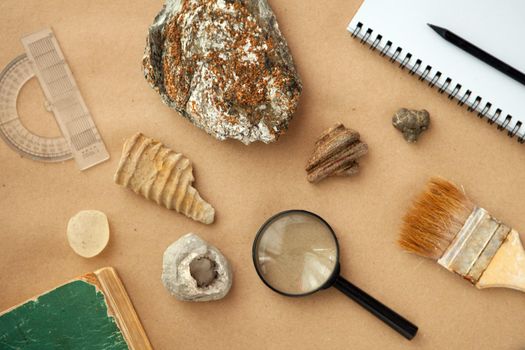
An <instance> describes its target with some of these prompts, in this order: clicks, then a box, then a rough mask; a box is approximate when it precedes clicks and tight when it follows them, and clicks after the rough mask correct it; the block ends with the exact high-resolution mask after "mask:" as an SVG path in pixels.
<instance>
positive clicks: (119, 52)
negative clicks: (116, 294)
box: [0, 0, 525, 349]
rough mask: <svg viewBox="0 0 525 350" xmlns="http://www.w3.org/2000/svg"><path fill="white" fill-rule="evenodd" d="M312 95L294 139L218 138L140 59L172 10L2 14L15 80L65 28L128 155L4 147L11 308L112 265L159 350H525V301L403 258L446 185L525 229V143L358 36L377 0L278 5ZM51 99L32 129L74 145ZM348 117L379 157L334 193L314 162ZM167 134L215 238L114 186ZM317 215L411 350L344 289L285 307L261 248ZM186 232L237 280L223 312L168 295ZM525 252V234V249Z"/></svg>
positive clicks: (2, 234)
mask: <svg viewBox="0 0 525 350" xmlns="http://www.w3.org/2000/svg"><path fill="white" fill-rule="evenodd" d="M270 3H271V5H272V7H273V9H274V11H275V12H276V14H277V18H278V20H279V23H280V26H281V30H282V31H283V33H284V35H285V36H286V38H287V40H288V43H289V45H290V48H291V50H292V53H293V56H294V59H295V62H296V65H297V68H298V70H299V73H300V74H301V77H302V80H303V83H304V91H303V95H302V99H301V103H300V107H299V110H298V112H297V114H296V116H295V119H294V121H293V122H292V123H291V127H290V130H289V132H288V134H287V135H285V136H283V137H282V138H281V139H280V140H279V141H278V142H277V143H275V144H271V145H264V144H253V145H251V146H248V147H247V146H244V145H243V144H241V143H239V142H236V141H226V142H219V141H216V140H215V139H213V138H212V137H210V136H208V135H206V134H205V133H204V132H202V131H201V130H199V129H197V128H195V127H193V126H192V125H191V124H190V123H189V122H187V121H186V120H185V119H183V118H181V117H180V116H179V115H178V114H177V113H176V112H174V111H172V110H170V109H169V108H168V107H166V106H165V105H163V104H162V102H161V100H160V98H159V96H158V95H157V94H156V93H155V92H154V91H153V90H151V89H150V88H149V87H148V85H147V83H146V82H145V80H144V78H143V76H142V71H141V64H140V63H141V58H142V53H143V49H144V44H145V38H146V32H147V27H148V25H149V24H150V23H151V22H152V21H153V18H154V16H155V15H156V13H157V12H158V10H159V9H160V8H161V6H162V2H161V1H147V2H143V1H65V0H63V1H56V0H53V1H51V0H49V1H45V2H44V1H29V0H27V1H13V0H4V1H2V2H0V32H1V33H2V50H0V66H5V65H6V64H7V63H8V62H10V61H11V59H13V58H14V57H16V56H17V55H18V54H20V53H22V52H23V48H22V45H21V43H20V41H19V39H20V37H21V36H23V35H24V34H27V33H31V32H34V31H37V30H39V29H41V28H43V27H47V26H52V27H53V29H54V31H55V34H56V36H57V38H58V40H59V42H60V44H61V47H62V50H63V52H64V54H65V56H66V58H67V59H68V62H69V64H70V66H71V69H72V71H73V73H74V75H75V78H76V80H77V83H78V85H79V87H80V89H81V91H82V94H83V96H84V99H85V101H86V104H87V105H88V107H89V108H90V110H91V113H92V115H93V118H94V120H95V122H96V124H97V125H98V127H99V130H100V133H101V134H102V137H103V139H104V141H105V143H106V145H107V147H108V150H109V152H110V154H111V159H110V160H109V161H107V162H105V163H103V164H101V165H98V166H96V167H94V168H92V169H89V170H87V171H85V172H79V171H78V170H77V168H76V165H75V163H74V161H72V160H71V161H67V162H65V163H60V164H44V163H38V162H35V161H32V160H29V159H24V158H21V157H20V156H19V155H18V154H17V153H15V152H13V150H11V149H10V148H9V147H8V146H7V145H6V144H5V143H4V142H0V164H1V167H0V209H1V210H0V223H1V226H0V242H1V243H0V287H1V290H2V294H1V295H2V297H1V298H0V309H5V308H7V307H10V306H12V305H14V304H17V303H20V302H22V301H24V300H25V299H26V298H29V297H32V296H34V295H36V294H39V293H42V292H43V291H45V290H47V289H49V288H52V287H53V286H55V285H57V284H60V283H63V282H64V281H67V280H69V279H71V278H73V277H75V276H78V275H81V274H83V273H85V272H89V271H93V270H95V269H97V268H99V267H102V266H106V265H108V266H114V267H115V268H116V269H117V270H118V272H119V275H120V276H121V278H122V280H123V282H124V284H125V286H126V289H127V291H128V293H129V295H130V297H131V299H132V301H133V303H134V305H135V308H136V310H137V313H138V314H139V316H140V318H141V320H142V322H143V325H144V327H145V329H146V332H147V333H148V335H149V337H150V340H151V342H152V344H153V346H154V347H155V348H156V349H174V348H177V349H189V348H192V349H206V348H211V349H296V348H301V349H319V348H324V347H326V348H329V349H348V348H353V349H381V348H384V349H517V348H519V347H523V346H525V332H524V331H523V330H524V326H523V325H524V324H525V312H524V311H525V309H524V307H525V303H524V300H525V299H524V295H523V294H521V293H519V292H515V291H511V290H503V289H501V290H497V289H493V290H484V291H479V290H477V289H475V288H474V287H472V286H471V285H470V284H469V283H468V282H466V281H463V280H462V279H461V278H459V277H457V276H454V275H453V274H452V273H449V272H447V271H446V270H444V269H442V268H440V267H439V266H438V265H437V264H436V263H434V262H432V261H429V260H425V259H422V258H419V257H416V256H412V255H409V254H406V253H404V252H402V251H401V250H400V249H399V248H398V247H397V246H396V245H395V240H396V238H397V235H398V230H399V226H400V219H401V217H402V215H403V213H404V212H405V210H406V208H407V206H408V205H409V203H410V200H411V198H412V196H413V195H414V194H416V193H417V192H419V191H420V190H421V188H422V186H423V185H424V183H425V182H426V180H427V178H428V177H429V176H432V175H441V176H444V177H446V178H449V179H450V180H453V181H455V182H457V183H459V184H462V185H463V186H464V187H465V189H466V190H467V192H468V193H469V194H470V196H471V197H472V198H473V199H474V201H476V202H477V203H478V204H480V205H481V206H483V207H485V208H486V209H488V210H489V211H491V212H492V213H493V214H494V215H495V216H497V217H499V218H500V219H501V220H503V221H505V222H506V223H508V224H509V225H511V226H513V227H514V228H515V229H517V230H518V231H521V232H525V221H524V219H523V215H522V214H523V207H524V206H525V186H523V181H524V180H523V173H524V172H525V146H524V145H519V144H518V143H517V142H516V141H515V140H510V139H508V138H506V137H504V136H503V135H501V133H499V132H498V131H496V130H495V129H493V127H491V126H489V125H488V124H487V123H486V122H485V121H480V120H478V119H477V118H476V117H475V115H472V114H471V113H468V112H467V111H466V110H465V109H461V108H459V107H457V106H456V105H455V104H452V103H450V102H449V100H447V99H446V97H445V96H440V95H439V94H437V93H436V92H435V91H433V90H432V89H430V88H428V87H427V86H425V85H424V84H422V83H420V82H418V81H417V79H415V78H413V77H411V76H409V75H408V74H407V73H406V72H402V71H400V70H399V69H397V68H396V67H393V66H392V65H391V64H390V63H389V62H388V61H387V60H385V59H383V58H380V57H379V55H377V53H374V52H371V51H370V50H367V49H365V48H363V47H361V45H360V44H359V43H357V42H356V41H354V40H353V39H351V38H350V35H349V34H348V33H347V32H346V30H345V27H346V25H347V24H348V21H349V20H350V18H351V17H352V15H353V13H354V12H355V11H356V10H357V8H358V6H359V4H360V1H359V0H351V1H343V0H331V1H323V2H321V1H314V0H286V1H285V0H270ZM37 90H38V85H37V83H36V81H32V82H30V83H29V84H28V85H27V86H26V87H24V89H23V91H22V95H21V96H20V113H21V118H22V120H23V121H24V123H26V124H27V125H28V127H29V128H31V129H32V130H35V131H38V132H40V133H41V134H44V135H47V136H53V135H58V128H56V126H55V125H53V122H52V120H53V118H52V116H51V115H49V114H48V113H47V112H45V111H44V110H43V107H42V101H41V100H37V101H35V100H34V99H31V94H32V93H33V92H34V93H36V91H37ZM400 107H409V108H426V109H427V110H428V111H429V112H430V114H431V117H432V126H431V129H430V130H429V131H428V132H427V133H426V134H424V135H423V136H422V137H421V139H420V142H419V143H418V144H417V145H412V144H407V143H406V142H405V141H404V140H403V138H402V136H401V134H400V133H399V132H398V131H396V130H395V129H394V128H393V127H392V125H391V116H392V114H393V113H394V112H395V111H396V110H397V109H398V108H400ZM336 121H342V122H344V123H345V125H346V126H348V127H352V128H355V129H356V130H358V131H359V132H361V134H362V139H363V140H364V141H365V142H367V143H368V145H369V146H370V153H369V155H368V156H366V157H365V158H364V159H363V160H362V161H361V165H362V171H361V173H360V174H359V175H358V176H356V177H353V178H334V179H329V180H325V181H324V182H322V183H320V184H318V185H312V184H309V183H308V182H307V181H306V179H305V171H304V169H303V168H304V164H305V162H306V160H307V158H308V157H309V156H310V153H311V150H312V146H313V142H314V140H315V139H316V137H317V136H318V135H319V134H320V133H321V132H322V131H323V130H324V129H325V128H327V127H329V126H331V125H332V124H333V123H335V122H336ZM136 131H142V132H143V133H145V134H146V135H149V136H152V137H155V138H158V139H159V140H162V141H163V142H164V143H165V144H167V145H169V146H171V147H172V148H174V149H176V150H177V151H180V152H182V153H184V154H185V155H186V156H188V157H189V158H190V159H192V160H193V162H194V168H195V176H196V183H195V186H196V187H197V188H198V189H199V191H200V192H201V194H202V195H203V197H204V198H206V199H207V200H208V201H210V202H211V203H212V204H213V205H214V206H215V208H216V210H217V218H216V222H215V223H214V224H213V225H211V226H205V225H202V224H199V223H196V222H193V221H191V220H190V219H187V218H185V217H184V216H181V215H179V214H177V213H175V212H172V211H168V210H166V209H163V208H162V207H158V206H156V205H155V204H154V203H152V202H148V201H146V200H145V199H143V198H141V197H139V196H137V195H135V194H134V193H132V192H131V191H129V190H127V189H124V188H121V187H119V186H117V185H115V184H114V183H113V179H112V178H113V173H114V171H115V169H116V167H117V162H118V159H119V157H120V151H121V146H122V143H123V140H124V138H126V137H128V136H130V135H132V134H133V133H135V132H136ZM290 208H303V209H307V210H311V211H314V212H316V213H318V214H320V215H321V216H323V217H324V218H325V219H326V220H327V221H328V222H329V223H330V224H331V225H332V226H333V228H334V229H335V230H336V232H337V234H338V237H339V241H340V246H341V254H342V256H341V266H342V273H343V275H344V276H345V277H346V278H348V279H349V280H351V281H353V282H354V283H355V284H356V285H358V286H360V287H361V288H362V289H364V290H366V291H368V292H369V293H370V294H372V295H373V296H375V297H376V298H378V299H379V300H381V301H382V302H384V303H385V304H387V305H389V306H390V307H392V308H393V309H394V310H396V311H398V312H399V313H401V314H402V315H404V316H405V317H407V318H408V319H409V320H411V321H413V322H414V323H416V324H417V325H418V326H419V328H420V331H419V334H418V335H417V336H416V338H415V339H414V340H413V341H412V342H408V341H406V340H404V339H403V338H402V337H400V336H399V335H398V334H397V333H395V332H394V331H392V330H391V329H390V328H388V327H386V326H384V325H383V324H382V323H381V322H380V321H378V320H377V319H375V318H374V317H373V316H371V315H370V314H369V313H367V312H366V311H365V310H363V309H362V308H361V307H359V306H358V305H357V304H355V303H353V302H352V301H351V300H349V299H347V298H346V297H345V296H344V295H342V294H341V293H339V292H338V291H337V290H335V289H330V290H326V291H323V292H320V293H318V294H316V295H312V296H310V297H307V298H286V297H283V296H280V295H277V294H275V293H274V292H272V291H271V290H270V289H268V288H267V287H266V286H264V284H263V283H262V282H261V281H260V280H259V279H258V277H257V274H256V273H255V270H254V268H253V266H252V261H251V245H252V240H253V238H254V236H255V233H256V231H257V229H258V227H259V226H260V225H261V224H262V223H263V222H264V221H265V220H266V218H268V217H269V216H270V215H272V214H274V213H276V212H278V211H281V210H285V209H290ZM83 209H97V210H102V211H104V212H105V213H106V214H107V216H108V218H109V222H110V228H111V238H110V242H109V245H108V247H107V248H106V250H105V251H104V252H103V253H102V254H101V255H100V256H98V257H96V258H93V259H84V258H81V257H79V256H77V255H76V254H75V253H74V252H73V250H71V249H70V248H69V246H68V243H67V239H66V226H67V221H68V220H69V218H70V217H71V216H72V215H74V214H75V213H76V212H78V211H79V210H83ZM187 232H194V233H197V234H199V235H200V236H201V237H202V238H204V239H206V240H208V241H209V242H210V243H212V244H214V245H216V246H217V247H218V248H219V249H221V250H222V252H223V253H224V254H225V255H226V256H227V257H228V258H229V260H230V262H231V263H232V266H233V271H234V278H235V280H234V284H233V287H232V290H231V292H230V294H229V295H228V296H227V297H226V298H225V299H223V300H221V301H218V302H210V303H200V304H198V303H195V304H194V303H184V302H179V301H177V300H175V299H174V298H173V297H171V296H170V295H169V294H168V292H167V291H166V290H165V289H164V287H163V286H162V284H161V281H160V274H161V268H162V253H163V252H164V249H165V248H166V247H167V246H168V245H169V244H170V243H172V242H173V241H175V240H176V239H177V238H179V237H180V236H182V235H183V234H185V233H187ZM523 238H525V237H523V236H522V239H523Z"/></svg>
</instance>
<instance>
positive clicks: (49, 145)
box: [0, 29, 109, 170]
mask: <svg viewBox="0 0 525 350" xmlns="http://www.w3.org/2000/svg"><path fill="white" fill-rule="evenodd" d="M22 45H23V46H24V49H25V52H26V54H25V55H21V56H18V57H17V58H15V59H14V60H13V61H12V62H11V63H9V64H8V65H7V67H6V68H5V69H4V70H3V71H2V72H1V73H0V136H1V137H2V138H3V139H4V140H5V141H6V142H7V143H8V144H9V145H10V146H11V147H12V148H13V149H14V150H16V151H17V152H18V153H20V154H21V155H22V156H25V157H28V158H31V159H35V160H40V161H46V162H57V161H63V160H66V159H69V158H74V159H75V161H76V163H77V166H78V167H79V168H80V170H85V169H88V168H90V167H92V166H94V165H96V164H99V163H101V162H103V161H105V160H107V159H109V153H108V151H107V149H106V146H105V145H104V142H103V141H102V138H101V136H100V133H99V132H98V130H97V127H96V126H95V122H94V121H93V118H92V117H91V113H90V112H89V110H88V108H87V106H86V103H85V102H84V99H83V98H82V95H81V94H80V90H79V89H78V86H77V83H76V81H75V78H74V77H73V73H72V72H71V69H70V68H69V65H68V64H67V62H66V59H65V57H64V54H63V53H62V50H60V46H59V45H58V41H57V40H56V38H55V35H54V33H53V31H52V30H51V29H44V30H41V31H39V32H36V33H33V34H29V35H26V36H24V37H23V38H22ZM33 76H36V78H37V79H38V82H39V84H40V88H41V89H42V92H43V93H44V96H45V98H46V109H47V110H48V111H50V112H53V116H54V117H55V121H56V122H57V125H58V127H59V128H60V132H61V133H62V137H54V138H52V137H43V136H39V135H36V134H34V133H33V132H31V131H29V130H28V129H27V128H26V127H25V126H24V124H23V123H22V122H21V121H20V118H19V115H18V111H17V98H18V95H19V93H20V90H21V89H22V86H24V84H25V83H26V82H27V81H28V80H29V79H31V78H32V77H33Z"/></svg>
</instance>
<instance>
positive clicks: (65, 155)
mask: <svg viewBox="0 0 525 350" xmlns="http://www.w3.org/2000/svg"><path fill="white" fill-rule="evenodd" d="M34 76H35V73H34V71H33V68H32V66H31V62H30V61H29V58H28V57H27V55H25V54H23V55H20V56H18V57H17V58H15V59H14V60H13V61H11V62H10V63H9V64H8V65H7V67H5V68H4V70H3V71H2V72H1V73H0V136H1V137H2V138H3V139H4V140H5V141H6V143H7V144H8V145H9V146H11V147H12V148H13V149H14V150H15V151H17V152H18V153H20V154H21V155H22V156H24V157H28V158H31V159H34V160H39V161H43V162H59V161H64V160H67V159H70V158H72V157H73V155H72V154H71V150H70V148H69V145H68V143H67V141H66V139H65V138H64V137H53V138H51V137H43V136H39V135H36V134H35V133H33V132H31V131H30V130H28V129H27V128H26V127H25V126H24V124H23V123H22V122H21V120H20V117H19V115H18V111H17V107H16V102H17V99H18V94H19V93H20V90H21V89H22V87H23V86H24V84H25V83H27V82H28V81H29V79H31V78H33V77H34Z"/></svg>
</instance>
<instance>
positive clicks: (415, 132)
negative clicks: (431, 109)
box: [392, 108, 430, 143]
mask: <svg viewBox="0 0 525 350" xmlns="http://www.w3.org/2000/svg"><path fill="white" fill-rule="evenodd" d="M392 125H394V127H395V128H396V129H397V130H399V131H401V132H402V133H403V137H404V138H405V140H406V141H407V142H410V143H414V142H416V141H417V140H418V138H419V135H421V133H422V132H423V131H425V130H427V129H428V127H429V126H430V114H428V112H427V111H426V110H424V109H422V110H420V111H418V110H415V109H406V108H401V109H400V110H399V111H397V112H396V114H394V116H393V117H392Z"/></svg>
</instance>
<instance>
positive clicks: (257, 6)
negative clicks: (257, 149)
mask: <svg viewBox="0 0 525 350" xmlns="http://www.w3.org/2000/svg"><path fill="white" fill-rule="evenodd" d="M143 67H144V75H145V77H146V80H147V81H148V82H149V83H150V85H151V86H152V87H153V88H154V89H155V90H156V91H157V92H158V93H159V94H160V96H161V97H162V100H163V101H164V103H166V104H167V105H168V106H169V107H171V108H173V109H175V110H177V111H178V112H179V113H181V114H182V115H183V116H184V117H186V118H187V119H188V120H190V121H191V122H192V123H193V124H195V125H196V126H198V127H199V128H201V129H203V130H205V131H206V132H207V133H209V134H210V135H213V136H215V137H216V138H217V139H219V140H224V139H226V138H232V139H237V140H240V141H241V142H243V143H245V144H249V143H251V142H254V141H262V142H265V143H269V142H273V141H275V140H277V138H278V137H279V135H281V134H282V133H283V132H284V131H285V130H286V129H287V128H288V123H289V121H290V120H291V118H292V115H293V113H294V112H295V110H296V107H297V104H298V101H299V96H300V94H301V90H302V83H301V79H300V78H299V75H298V74H297V72H296V69H295V66H294V63H293V59H292V56H291V54H290V51H289V49H288V45H287V43H286V40H285V38H284V37H283V35H282V34H281V31H280V30H279V26H278V24H277V20H276V18H275V15H274V13H273V11H272V9H271V8H270V6H269V5H268V3H267V1H266V0H167V1H166V3H165V5H164V7H163V8H162V10H161V11H160V12H159V14H158V15H157V17H156V18H155V21H154V22H153V24H152V25H151V26H150V28H149V35H148V38H147V44H146V50H145V55H144V58H143Z"/></svg>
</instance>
